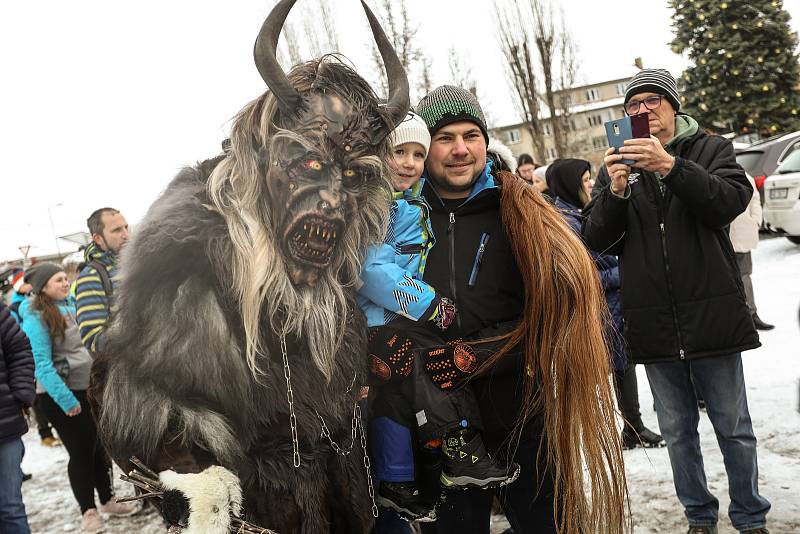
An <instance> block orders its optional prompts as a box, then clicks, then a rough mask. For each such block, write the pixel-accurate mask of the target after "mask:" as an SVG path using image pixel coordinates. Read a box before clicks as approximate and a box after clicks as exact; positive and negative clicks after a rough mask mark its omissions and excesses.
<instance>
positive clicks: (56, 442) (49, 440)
mask: <svg viewBox="0 0 800 534" xmlns="http://www.w3.org/2000/svg"><path fill="white" fill-rule="evenodd" d="M42 445H44V446H45V447H60V446H61V440H60V439H58V438H54V437H53V436H47V437H46V438H42Z"/></svg>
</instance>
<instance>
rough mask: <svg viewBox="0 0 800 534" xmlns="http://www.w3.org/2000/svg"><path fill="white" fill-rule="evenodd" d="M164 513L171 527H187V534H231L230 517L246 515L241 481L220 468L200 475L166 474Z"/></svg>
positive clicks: (160, 474) (164, 475) (163, 472)
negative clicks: (243, 509) (243, 507)
mask: <svg viewBox="0 0 800 534" xmlns="http://www.w3.org/2000/svg"><path fill="white" fill-rule="evenodd" d="M158 478H159V480H160V481H161V485H162V486H163V487H164V500H163V501H162V503H161V513H162V515H163V516H164V519H166V520H167V522H169V523H170V526H172V527H174V526H178V527H183V526H184V525H185V526H186V534H200V533H202V534H227V533H228V532H229V531H230V525H231V518H230V515H231V514H233V515H235V516H237V517H238V516H239V515H240V514H241V512H242V490H241V486H240V485H239V478H238V477H237V476H236V475H235V474H233V473H232V472H230V471H228V470H227V469H225V468H224V467H222V466H220V465H212V466H211V467H209V468H207V469H205V470H204V471H202V472H200V473H176V472H175V471H162V472H161V473H159V474H158Z"/></svg>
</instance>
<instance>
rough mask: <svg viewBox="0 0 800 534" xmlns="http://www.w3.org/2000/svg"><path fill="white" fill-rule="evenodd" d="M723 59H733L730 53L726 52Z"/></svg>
mask: <svg viewBox="0 0 800 534" xmlns="http://www.w3.org/2000/svg"><path fill="white" fill-rule="evenodd" d="M725 57H726V58H728V59H733V54H731V53H730V52H726V53H725Z"/></svg>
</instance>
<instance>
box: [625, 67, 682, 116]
mask: <svg viewBox="0 0 800 534" xmlns="http://www.w3.org/2000/svg"><path fill="white" fill-rule="evenodd" d="M639 93H658V94H660V95H664V96H665V97H666V98H667V100H669V103H670V104H672V107H673V108H675V111H676V112H677V111H680V109H681V97H680V95H679V94H678V84H677V83H676V82H675V78H673V77H672V74H670V73H669V71H667V70H665V69H643V70H640V71H639V72H638V73H636V76H634V77H633V78H631V81H630V83H629V84H628V88H627V89H625V104H627V103H628V100H630V99H631V98H632V97H633V96H634V95H638V94H639Z"/></svg>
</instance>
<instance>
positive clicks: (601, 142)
mask: <svg viewBox="0 0 800 534" xmlns="http://www.w3.org/2000/svg"><path fill="white" fill-rule="evenodd" d="M592 146H593V147H594V148H595V149H597V150H601V149H603V148H608V139H606V138H605V137H604V136H599V137H594V138H592Z"/></svg>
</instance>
